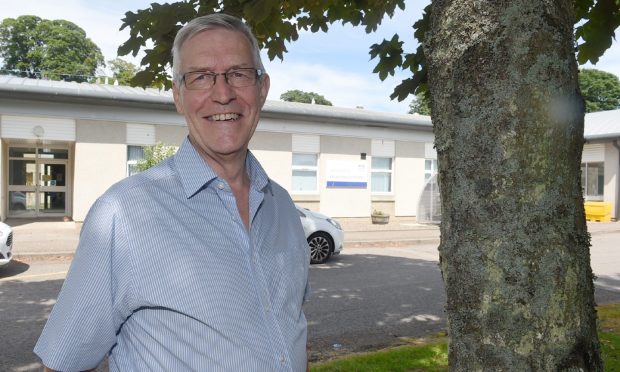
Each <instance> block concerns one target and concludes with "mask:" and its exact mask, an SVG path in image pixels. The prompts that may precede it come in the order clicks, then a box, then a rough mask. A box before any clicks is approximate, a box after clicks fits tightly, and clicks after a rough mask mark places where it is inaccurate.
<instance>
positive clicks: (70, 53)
mask: <svg viewBox="0 0 620 372" xmlns="http://www.w3.org/2000/svg"><path fill="white" fill-rule="evenodd" d="M0 58H2V59H3V60H4V61H3V65H2V66H1V68H2V69H4V70H9V71H13V72H14V73H17V74H19V75H22V76H26V77H30V78H46V79H51V80H66V81H80V82H82V81H88V80H89V78H90V77H92V76H94V75H95V72H96V70H97V68H98V67H100V66H104V65H105V64H104V60H103V54H102V53H101V50H100V49H99V47H98V46H97V45H95V43H93V42H92V41H91V40H90V39H89V38H88V37H86V32H84V30H83V29H81V28H80V27H79V26H77V25H75V24H74V23H72V22H69V21H65V20H53V21H52V20H47V19H42V18H39V17H36V16H31V15H24V16H20V17H17V18H5V19H4V20H3V21H2V22H1V23H0Z"/></svg>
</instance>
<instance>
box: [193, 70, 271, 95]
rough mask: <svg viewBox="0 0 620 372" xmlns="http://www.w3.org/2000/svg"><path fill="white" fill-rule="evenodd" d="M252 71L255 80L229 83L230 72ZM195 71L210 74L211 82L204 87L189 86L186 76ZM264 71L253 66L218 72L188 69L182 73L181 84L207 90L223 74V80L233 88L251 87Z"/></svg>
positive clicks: (194, 88)
mask: <svg viewBox="0 0 620 372" xmlns="http://www.w3.org/2000/svg"><path fill="white" fill-rule="evenodd" d="M250 70H251V71H254V74H255V77H256V80H255V81H254V82H253V83H251V84H247V85H234V84H231V83H230V80H229V79H230V77H229V76H231V75H230V74H233V73H235V72H239V71H250ZM196 73H200V74H204V75H206V76H210V77H211V78H212V80H211V84H210V85H209V86H208V87H206V88H196V87H190V85H188V83H187V76H188V75H191V74H196ZM263 74H264V72H263V70H261V69H259V68H254V67H241V68H231V69H230V70H228V71H226V72H220V73H215V72H211V71H205V70H197V71H188V72H186V73H184V74H183V79H182V80H183V85H185V88H187V89H189V90H208V89H211V88H213V87H214V86H215V83H216V82H217V77H218V76H220V75H221V76H224V81H226V84H228V85H229V86H231V87H233V88H245V87H251V86H253V85H256V83H257V82H258V81H259V80H260V78H261V76H263Z"/></svg>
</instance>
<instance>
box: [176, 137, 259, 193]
mask: <svg viewBox="0 0 620 372" xmlns="http://www.w3.org/2000/svg"><path fill="white" fill-rule="evenodd" d="M174 165H175V167H176V169H177V172H178V174H179V178H180V180H181V184H182V185H183V191H184V192H185V196H186V197H187V198H188V199H189V198H191V197H192V196H194V195H195V194H196V193H197V192H199V191H200V190H202V189H203V188H204V187H205V186H206V185H208V184H209V183H210V182H211V181H213V180H214V179H216V178H218V176H217V174H216V173H215V172H214V171H213V169H211V167H209V164H208V163H207V162H206V161H205V160H204V159H203V158H202V156H200V154H199V153H198V151H196V149H195V148H194V146H193V145H192V143H191V142H190V141H189V137H185V140H183V143H182V144H181V147H179V150H178V151H177V153H176V154H175V155H174ZM245 166H246V171H247V172H248V176H249V177H250V183H251V186H252V188H254V189H256V190H259V191H262V190H263V189H264V188H265V187H266V186H268V184H269V177H268V176H267V173H266V172H265V170H264V169H263V167H262V166H261V165H260V163H259V162H258V160H257V159H256V158H255V157H254V155H253V154H252V153H251V152H250V151H248V153H247V156H246V159H245Z"/></svg>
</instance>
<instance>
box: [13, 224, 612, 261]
mask: <svg viewBox="0 0 620 372" xmlns="http://www.w3.org/2000/svg"><path fill="white" fill-rule="evenodd" d="M338 221H339V222H340V223H341V225H342V227H343V229H344V231H345V245H344V249H345V250H346V249H347V248H369V247H402V246H411V245H432V244H435V245H436V244H439V236H440V234H439V227H438V226H436V225H423V224H418V223H416V221H415V218H411V217H396V218H395V217H392V218H391V219H390V222H389V223H388V224H386V225H374V224H372V223H371V221H370V217H368V218H341V219H338ZM5 222H6V223H7V224H9V225H10V226H12V227H13V230H14V238H13V241H14V243H13V254H14V255H15V256H16V257H20V256H37V255H44V256H72V255H73V253H74V252H75V248H76V247H77V243H78V239H79V233H80V229H81V227H82V224H81V223H79V222H73V221H69V222H64V221H62V220H61V219H36V220H31V219H8V220H7V221H5ZM588 230H589V231H590V233H591V234H592V236H593V237H594V236H598V235H602V234H606V233H610V232H619V231H620V222H607V223H605V222H588Z"/></svg>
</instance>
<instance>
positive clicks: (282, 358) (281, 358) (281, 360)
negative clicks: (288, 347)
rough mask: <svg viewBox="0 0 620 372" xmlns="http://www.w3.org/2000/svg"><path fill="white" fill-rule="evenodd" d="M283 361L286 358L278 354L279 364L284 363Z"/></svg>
mask: <svg viewBox="0 0 620 372" xmlns="http://www.w3.org/2000/svg"><path fill="white" fill-rule="evenodd" d="M285 361H286V360H285V359H284V357H283V356H280V364H284V362H285Z"/></svg>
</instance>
